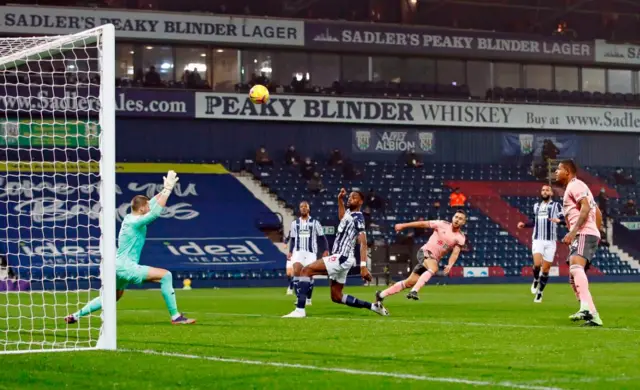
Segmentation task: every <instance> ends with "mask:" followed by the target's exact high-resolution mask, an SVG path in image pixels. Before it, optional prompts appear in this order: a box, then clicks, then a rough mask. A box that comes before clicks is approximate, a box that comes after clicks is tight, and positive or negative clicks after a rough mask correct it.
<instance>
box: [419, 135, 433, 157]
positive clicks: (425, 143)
mask: <svg viewBox="0 0 640 390" xmlns="http://www.w3.org/2000/svg"><path fill="white" fill-rule="evenodd" d="M418 140H419V141H420V149H422V151H423V152H425V153H429V154H431V153H434V152H435V150H434V145H433V133H432V132H420V133H418Z"/></svg>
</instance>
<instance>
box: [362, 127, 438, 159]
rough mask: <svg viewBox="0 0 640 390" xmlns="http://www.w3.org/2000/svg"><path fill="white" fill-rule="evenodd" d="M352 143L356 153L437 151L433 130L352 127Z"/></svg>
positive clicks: (428, 152) (424, 152)
mask: <svg viewBox="0 0 640 390" xmlns="http://www.w3.org/2000/svg"><path fill="white" fill-rule="evenodd" d="M351 145H352V150H353V151H354V152H355V153H393V154H397V153H399V152H400V153H402V152H415V153H417V154H434V153H435V152H436V147H435V133H434V132H433V131H419V130H373V129H352V130H351Z"/></svg>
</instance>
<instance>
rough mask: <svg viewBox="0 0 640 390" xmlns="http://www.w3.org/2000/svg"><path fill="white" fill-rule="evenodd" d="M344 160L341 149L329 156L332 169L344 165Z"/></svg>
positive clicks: (335, 150) (334, 150)
mask: <svg viewBox="0 0 640 390" xmlns="http://www.w3.org/2000/svg"><path fill="white" fill-rule="evenodd" d="M343 162H344V160H343V159H342V153H340V150H339V149H333V152H331V155H330V156H329V165H330V166H332V167H335V166H338V165H342V163H343Z"/></svg>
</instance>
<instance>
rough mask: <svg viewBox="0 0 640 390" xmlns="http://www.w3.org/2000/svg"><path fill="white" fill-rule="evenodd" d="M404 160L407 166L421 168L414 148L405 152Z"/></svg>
mask: <svg viewBox="0 0 640 390" xmlns="http://www.w3.org/2000/svg"><path fill="white" fill-rule="evenodd" d="M406 162H407V168H421V167H422V165H423V164H422V161H420V159H419V158H418V155H417V154H416V152H415V151H414V150H411V151H410V152H408V153H407V154H406Z"/></svg>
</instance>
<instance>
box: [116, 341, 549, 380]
mask: <svg viewBox="0 0 640 390" xmlns="http://www.w3.org/2000/svg"><path fill="white" fill-rule="evenodd" d="M118 351H119V352H131V353H141V354H144V355H154V356H165V357H173V358H182V359H194V360H207V361H212V362H219V363H235V364H247V365H253V366H269V367H278V368H295V369H301V370H309V371H324V372H335V373H340V374H347V375H362V376H379V377H386V378H395V379H406V380H415V381H424V382H439V383H456V384H464V385H470V386H490V387H504V388H509V389H526V390H561V388H558V387H545V386H532V385H526V384H518V383H513V382H504V381H500V382H490V381H478V380H471V379H462V378H447V377H436V376H426V375H413V374H402V373H398V372H385V371H366V370H356V369H350V368H339V367H320V366H312V365H308V364H293V363H284V362H270V361H264V360H247V359H237V358H224V357H217V356H202V355H191V354H184V353H175V352H163V351H155V350H150V349H120V350H118Z"/></svg>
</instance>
